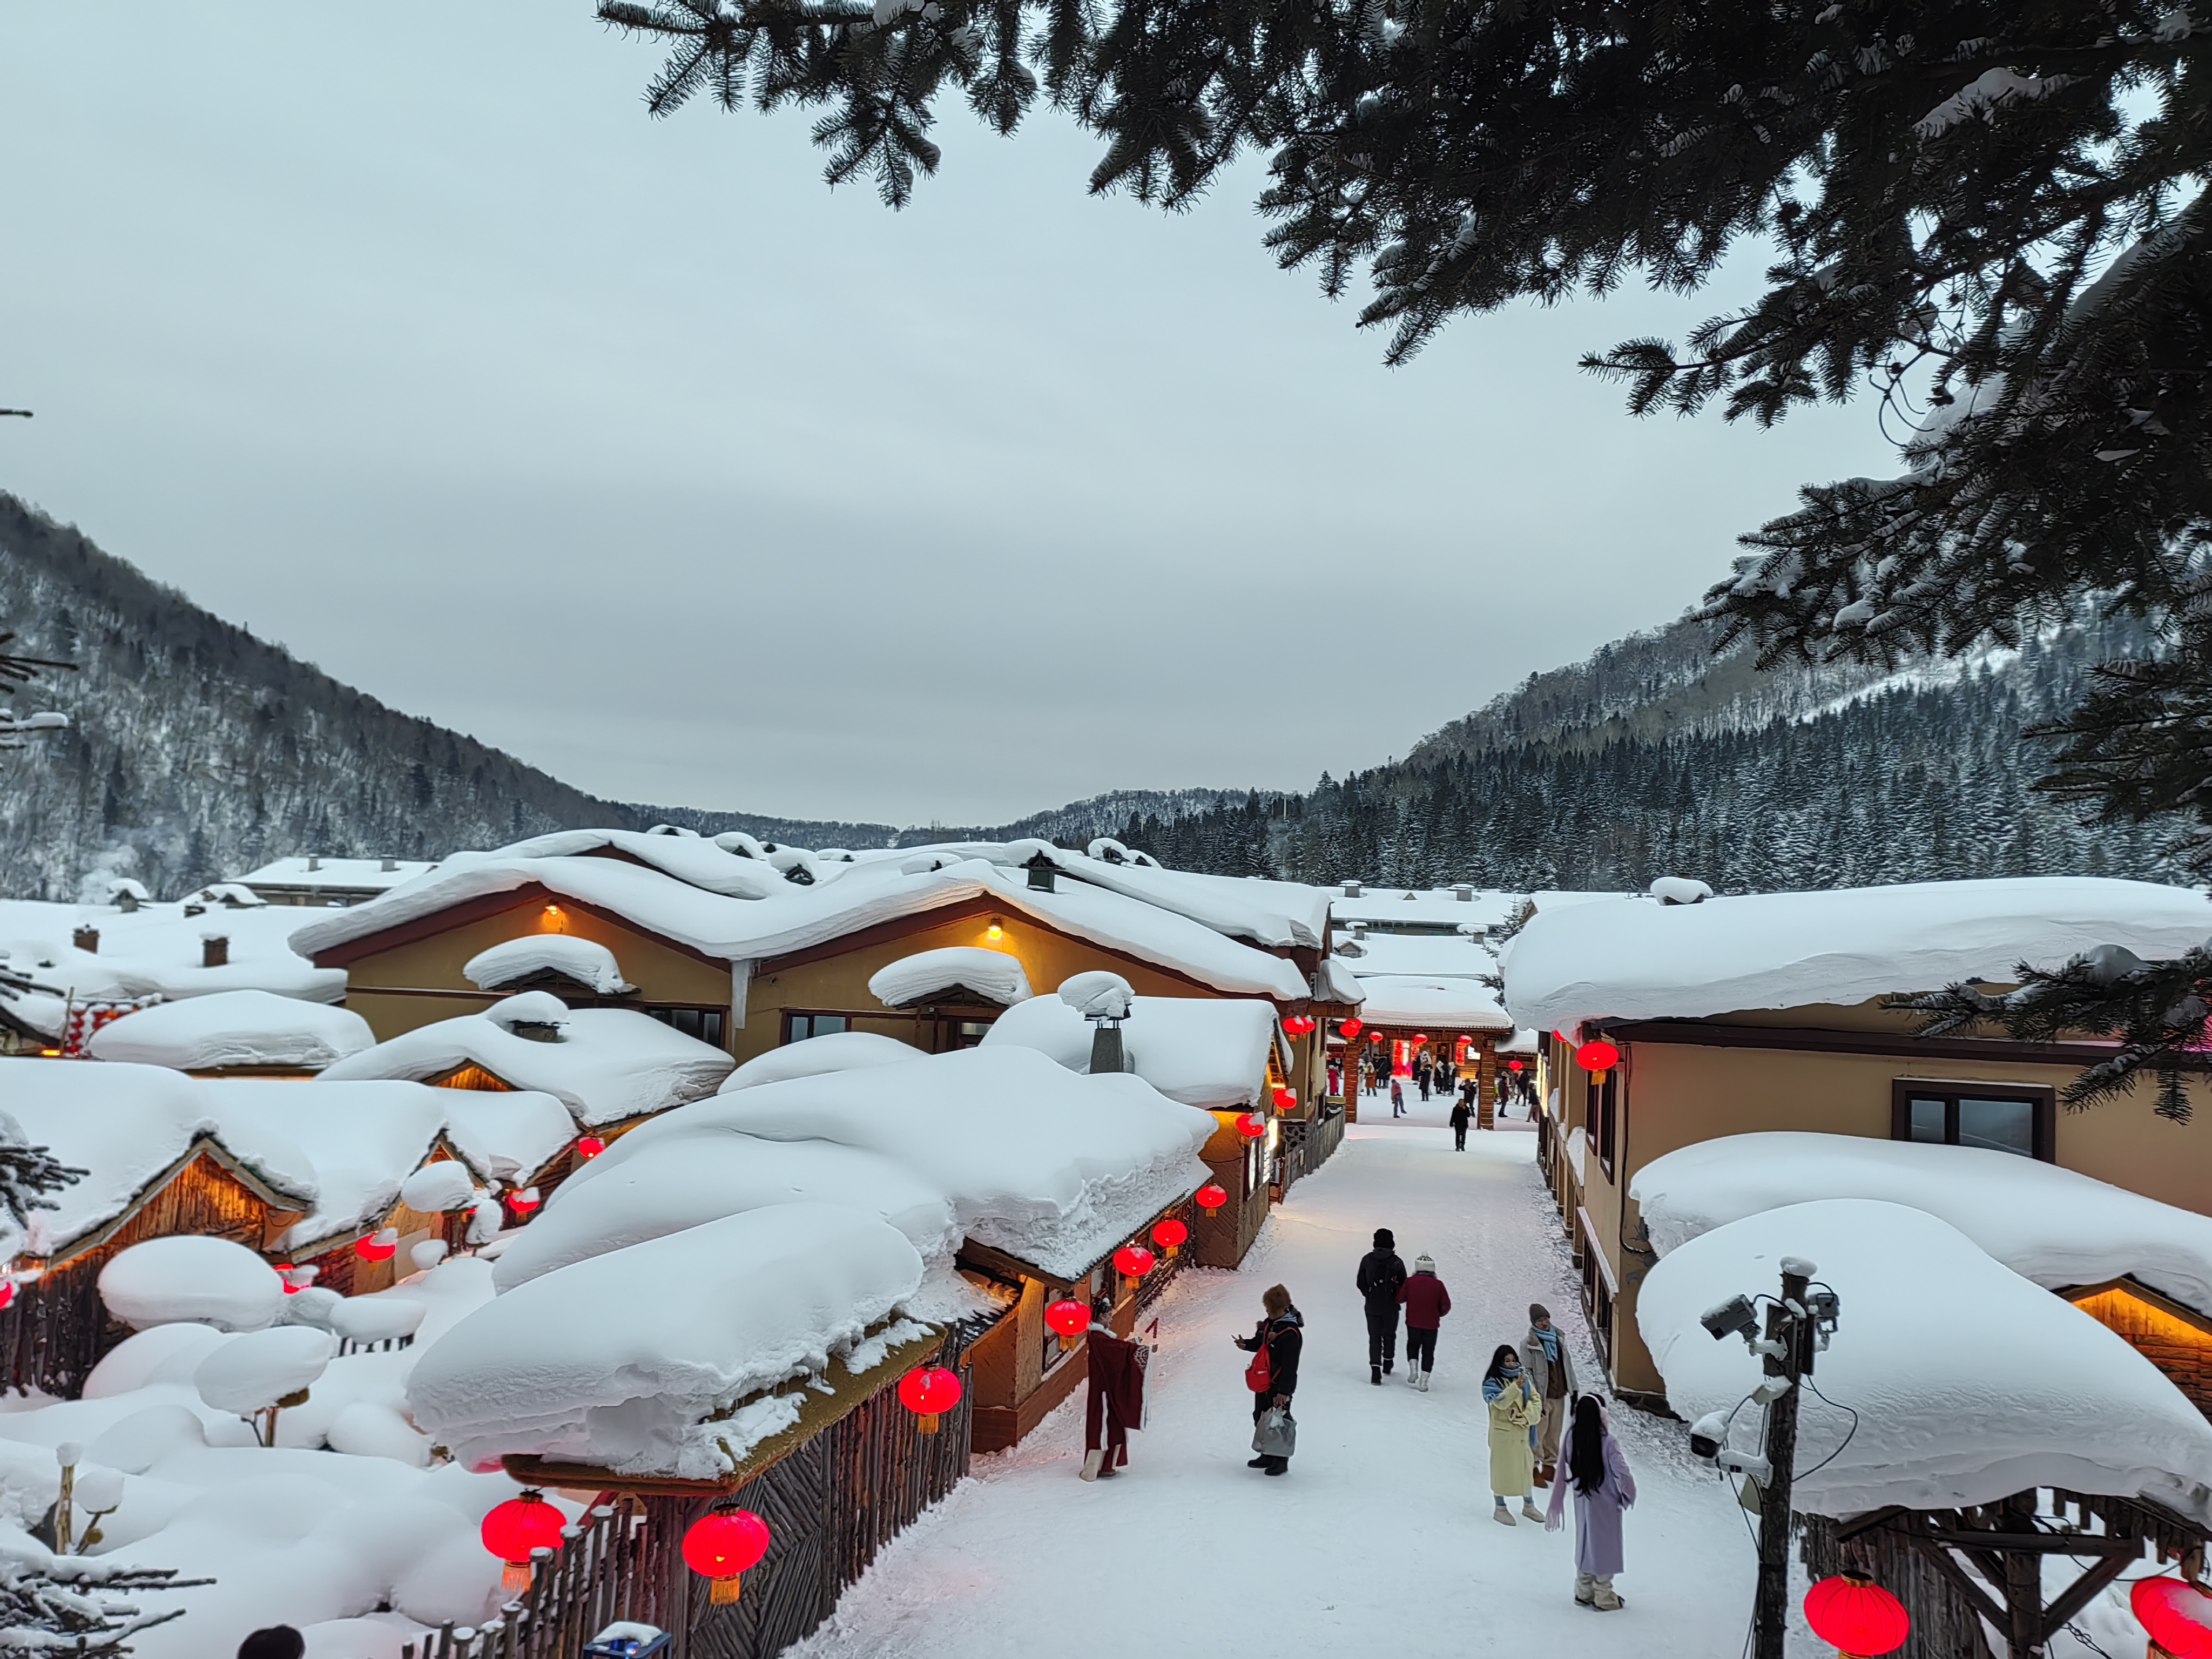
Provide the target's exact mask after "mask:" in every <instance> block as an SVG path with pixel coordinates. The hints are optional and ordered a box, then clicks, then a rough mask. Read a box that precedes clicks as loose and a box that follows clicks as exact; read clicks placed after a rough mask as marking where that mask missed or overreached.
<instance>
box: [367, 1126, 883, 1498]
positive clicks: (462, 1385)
mask: <svg viewBox="0 0 2212 1659" xmlns="http://www.w3.org/2000/svg"><path fill="white" fill-rule="evenodd" d="M784 1086H787V1087H793V1086H799V1085H784ZM921 1269H922V1264H921V1256H920V1255H917V1254H916V1253H915V1248H914V1246H913V1245H912V1244H911V1243H908V1240H907V1238H906V1237H905V1236H904V1235H903V1234H902V1233H901V1232H900V1231H898V1230H897V1229H896V1228H895V1227H892V1226H891V1225H889V1224H888V1223H886V1222H884V1220H883V1219H881V1218H879V1217H877V1216H874V1215H870V1214H868V1213H866V1212H864V1211H861V1210H857V1209H853V1208H849V1207H846V1206H837V1205H829V1204H779V1205H776V1206H773V1207H771V1208H769V1209H763V1210H753V1211H749V1212H744V1213H742V1214H738V1215H732V1216H727V1217H725V1218H722V1219H720V1220H718V1221H711V1222H708V1223H707V1224H706V1225H703V1226H701V1227H697V1228H694V1229H691V1230H690V1231H686V1232H683V1233H678V1234H675V1235H672V1236H671V1237H665V1238H657V1239H652V1240H648V1241H647V1242H646V1243H641V1244H633V1245H631V1246H629V1248H628V1249H619V1250H615V1251H612V1252H611V1253H609V1254H607V1255H600V1256H595V1257H593V1258H592V1259H590V1260H588V1261H579V1262H575V1263H574V1264H572V1265H571V1266H568V1267H563V1268H562V1269H560V1270H559V1271H558V1272H556V1273H548V1274H546V1275H545V1276H544V1277H543V1278H542V1279H532V1280H531V1281H530V1282H529V1283H527V1284H524V1285H517V1286H516V1287H515V1288H514V1289H513V1290H512V1291H507V1293H506V1294H504V1295H501V1296H499V1297H495V1298H494V1299H493V1300H492V1301H490V1302H489V1303H488V1304H485V1305H484V1306H483V1307H481V1308H479V1309H477V1310H476V1311H475V1312H474V1313H472V1314H471V1315H469V1316H468V1317H466V1318H465V1319H464V1320H462V1321H461V1322H460V1323H459V1324H458V1325H456V1326H455V1327H454V1328H453V1329H452V1330H451V1331H449V1332H447V1334H445V1335H444V1336H443V1337H441V1339H440V1340H438V1342H437V1343H436V1345H435V1346H433V1347H432V1348H431V1349H430V1350H429V1351H428V1352H427V1353H425V1354H423V1355H422V1358H419V1359H418V1360H416V1364H415V1368H414V1370H413V1373H412V1375H411V1376H410V1378H409V1382H408V1399H409V1401H410V1405H411V1407H412V1408H413V1411H414V1414H415V1418H416V1421H417V1422H418V1423H420V1424H421V1425H422V1426H423V1427H424V1428H425V1429H427V1430H428V1431H430V1433H431V1434H432V1435H433V1436H435V1437H436V1438H437V1439H438V1440H439V1441H440V1442H441V1443H443V1444H445V1445H447V1446H449V1447H451V1448H452V1449H453V1451H454V1453H455V1454H456V1455H457V1456H458V1457H459V1460H460V1461H461V1462H463V1463H465V1464H471V1465H476V1464H481V1463H482V1462H484V1461H485V1460H487V1459H489V1458H492V1457H495V1456H498V1455H501V1454H502V1453H506V1452H534V1453H538V1454H539V1455H546V1456H551V1457H556V1458H561V1459H568V1460H574V1461H576V1462H584V1463H588V1464H592V1465H595V1466H599V1467H605V1468H612V1469H615V1470H617V1471H620V1472H623V1473H629V1474H674V1475H678V1476H681V1477H684V1478H686V1479H690V1480H705V1479H711V1478H713V1477H714V1476H716V1475H719V1474H723V1473H725V1472H726V1471H727V1470H728V1469H730V1468H732V1467H734V1466H735V1464H736V1463H737V1462H738V1460H739V1459H741V1458H742V1457H743V1456H744V1454H745V1453H746V1452H747V1451H748V1450H749V1449H750V1448H751V1447H752V1446H753V1445H755V1444H757V1443H759V1442H760V1441H761V1440H763V1439H765V1438H767V1437H769V1435H772V1434H774V1433H775V1432H777V1431H780V1430H781V1429H784V1428H786V1427H788V1426H789V1425H791V1424H792V1423H793V1422H794V1421H795V1420H796V1419H797V1415H798V1399H797V1396H796V1395H791V1394H787V1395H768V1396H766V1397H764V1398H762V1399H759V1400H755V1401H751V1402H750V1404H746V1405H742V1406H740V1405H739V1402H740V1401H746V1400H747V1398H748V1396H751V1395H759V1394H760V1393H761V1391H762V1390H763V1389H771V1388H774V1387H775V1386H776V1385H778V1384H780V1383H787V1382H793V1381H797V1380H799V1379H803V1378H805V1377H807V1376H813V1375H818V1374H820V1373H822V1372H824V1371H826V1370H829V1365H830V1362H831V1360H832V1358H836V1357H838V1356H841V1355H843V1354H846V1353H848V1352H851V1351H852V1350H853V1349H854V1347H856V1346H858V1345H859V1344H860V1342H861V1340H863V1338H864V1337H865V1335H866V1334H867V1332H868V1330H869V1328H871V1327H872V1326H875V1325H877V1324H878V1322H881V1321H883V1320H884V1318H885V1317H886V1316H888V1315H890V1312H891V1311H892V1310H893V1309H894V1308H895V1307H896V1306H897V1305H898V1304H899V1303H900V1302H901V1301H902V1299H904V1298H905V1297H908V1296H909V1295H911V1294H912V1293H913V1292H914V1291H915V1288H916V1287H917V1286H918V1285H920V1284H921ZM914 1334H915V1335H917V1336H918V1335H921V1334H922V1332H921V1330H920V1329H919V1328H917V1329H916V1330H915V1333H914ZM732 1407H738V1409H737V1410H735V1411H734V1412H732V1411H731V1408H732ZM714 1413H730V1414H729V1415H727V1416H722V1417H717V1416H714Z"/></svg>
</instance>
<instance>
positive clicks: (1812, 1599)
mask: <svg viewBox="0 0 2212 1659" xmlns="http://www.w3.org/2000/svg"><path fill="white" fill-rule="evenodd" d="M1805 1622H1806V1623H1807V1624H1808V1625H1810V1626H1812V1627H1813V1634H1814V1635H1815V1636H1817V1637H1819V1638H1820V1639H1821V1640H1822V1641H1823V1642H1826V1643H1828V1644H1831V1645H1832V1646H1833V1647H1834V1648H1835V1650H1836V1651H1837V1653H1838V1655H1839V1656H1842V1659H1876V1656H1878V1655H1881V1654H1885V1653H1894V1652H1896V1651H1897V1650H1898V1649H1899V1648H1901V1647H1903V1646H1904V1645H1905V1638H1907V1637H1908V1636H1910V1635H1911V1634H1912V1619H1911V1615H1910V1614H1909V1613H1906V1612H1905V1603H1904V1602H1902V1601H1899V1600H1898V1599H1897V1598H1896V1597H1895V1596H1894V1595H1891V1594H1890V1593H1889V1592H1888V1591H1887V1590H1886V1589H1883V1588H1882V1587H1881V1585H1879V1584H1877V1583H1875V1582H1874V1581H1873V1580H1872V1579H1870V1578H1861V1577H1858V1576H1857V1574H1856V1573H1845V1574H1844V1575H1843V1576H1842V1577H1839V1578H1823V1579H1822V1580H1821V1581H1820V1583H1817V1584H1815V1585H1814V1586H1813V1588H1812V1589H1809V1590H1808V1591H1807V1592H1806V1593H1805Z"/></svg>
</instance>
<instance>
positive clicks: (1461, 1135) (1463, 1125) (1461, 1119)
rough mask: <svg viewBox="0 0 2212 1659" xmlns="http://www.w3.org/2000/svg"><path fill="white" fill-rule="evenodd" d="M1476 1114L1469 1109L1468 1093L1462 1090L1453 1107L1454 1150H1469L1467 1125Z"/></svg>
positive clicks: (1452, 1130)
mask: <svg viewBox="0 0 2212 1659" xmlns="http://www.w3.org/2000/svg"><path fill="white" fill-rule="evenodd" d="M1473 1116H1474V1113H1473V1112H1471V1111H1469V1110H1468V1103H1467V1093H1466V1091H1464V1090H1462V1091H1461V1093H1460V1097H1459V1098H1458V1100H1456V1101H1455V1102H1454V1103H1453V1104H1452V1109H1451V1132H1452V1151H1454V1152H1465V1151H1466V1150H1467V1126H1468V1120H1469V1119H1471V1118H1472V1117H1473Z"/></svg>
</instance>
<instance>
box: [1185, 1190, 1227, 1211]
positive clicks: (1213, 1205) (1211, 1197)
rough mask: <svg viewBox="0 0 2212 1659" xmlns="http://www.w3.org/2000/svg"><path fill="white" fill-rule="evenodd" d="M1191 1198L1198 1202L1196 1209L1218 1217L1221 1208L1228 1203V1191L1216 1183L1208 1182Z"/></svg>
mask: <svg viewBox="0 0 2212 1659" xmlns="http://www.w3.org/2000/svg"><path fill="white" fill-rule="evenodd" d="M1191 1196H1192V1197H1193V1198H1194V1199H1196V1200H1198V1207H1199V1208H1200V1209H1201V1210H1203V1211H1204V1212H1206V1214H1208V1215H1218V1214H1220V1213H1221V1206H1223V1205H1225V1204H1226V1203H1227V1202H1229V1189H1228V1188H1226V1187H1224V1186H1221V1185H1219V1184H1218V1183H1216V1182H1207V1183H1206V1185H1205V1186H1203V1187H1200V1188H1199V1189H1198V1190H1197V1191H1196V1192H1194V1193H1193V1194H1191Z"/></svg>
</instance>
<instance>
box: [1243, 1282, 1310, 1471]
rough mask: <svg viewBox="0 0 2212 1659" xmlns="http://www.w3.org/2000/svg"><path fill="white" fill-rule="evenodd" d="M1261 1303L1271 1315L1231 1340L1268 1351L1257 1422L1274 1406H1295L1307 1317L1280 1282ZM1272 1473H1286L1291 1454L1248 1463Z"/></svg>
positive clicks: (1257, 1396)
mask: <svg viewBox="0 0 2212 1659" xmlns="http://www.w3.org/2000/svg"><path fill="white" fill-rule="evenodd" d="M1260 1305H1261V1307H1263V1308H1265V1309H1266V1310H1267V1316H1266V1317H1265V1318H1263V1319H1261V1321H1260V1322H1259V1323H1258V1324H1257V1325H1256V1326H1255V1327H1254V1328H1253V1330H1252V1334H1251V1335H1250V1336H1249V1337H1244V1336H1233V1337H1231V1338H1230V1339H1229V1340H1231V1341H1232V1342H1234V1343H1235V1344H1236V1345H1237V1346H1238V1347H1240V1348H1242V1349H1243V1350H1244V1352H1247V1353H1257V1352H1259V1351H1260V1350H1261V1349H1262V1348H1265V1349H1266V1350H1267V1392H1266V1393H1264V1394H1257V1393H1255V1395H1253V1396H1252V1421H1253V1423H1254V1424H1255V1425H1257V1424H1258V1423H1259V1421H1260V1419H1261V1418H1262V1417H1265V1416H1266V1415H1267V1413H1268V1411H1269V1410H1270V1408H1272V1407H1276V1406H1280V1407H1282V1408H1283V1409H1284V1410H1285V1411H1286V1412H1287V1411H1288V1410H1290V1408H1291V1395H1293V1394H1295V1393H1297V1387H1298V1353H1299V1351H1300V1350H1302V1349H1303V1348H1304V1346H1305V1334H1304V1325H1305V1316H1304V1315H1303V1314H1301V1313H1300V1312H1299V1311H1298V1310H1297V1309H1296V1308H1295V1307H1293V1306H1291V1293H1290V1291H1288V1290H1287V1289H1285V1287H1284V1286H1282V1285H1269V1286H1268V1287H1267V1289H1266V1290H1265V1291H1261V1293H1260ZM1244 1467H1245V1468H1249V1469H1259V1470H1261V1471H1263V1472H1265V1473H1266V1474H1284V1473H1285V1472H1286V1471H1287V1470H1288V1469H1289V1468H1290V1467H1291V1460H1290V1459H1289V1458H1287V1457H1268V1456H1264V1455H1262V1456H1260V1457H1255V1458H1254V1459H1253V1460H1252V1461H1251V1462H1249V1463H1247V1464H1246V1465H1245V1466H1244Z"/></svg>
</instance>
